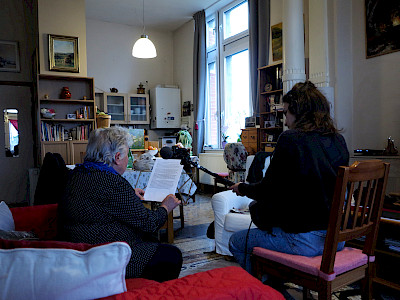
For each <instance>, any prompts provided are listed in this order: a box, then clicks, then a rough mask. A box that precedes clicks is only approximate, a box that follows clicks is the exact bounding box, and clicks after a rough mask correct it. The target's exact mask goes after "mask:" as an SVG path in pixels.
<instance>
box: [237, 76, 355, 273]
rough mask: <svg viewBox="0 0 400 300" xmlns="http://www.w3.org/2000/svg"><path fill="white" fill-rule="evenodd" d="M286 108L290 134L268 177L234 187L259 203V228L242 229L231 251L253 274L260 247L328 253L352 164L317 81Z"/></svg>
mask: <svg viewBox="0 0 400 300" xmlns="http://www.w3.org/2000/svg"><path fill="white" fill-rule="evenodd" d="M283 105H284V111H283V113H284V114H285V116H286V118H285V125H286V126H287V127H288V128H289V130H286V131H284V132H283V133H282V134H281V135H280V136H279V139H278V142H277V145H276V148H275V151H274V154H273V156H272V159H271V163H270V166H269V168H268V170H267V172H266V174H265V177H264V178H263V179H262V180H261V181H260V182H258V183H255V184H246V183H237V184H235V185H233V186H231V187H230V189H232V191H233V192H235V193H236V194H237V195H242V196H247V197H249V198H251V199H254V200H255V201H253V202H252V203H251V204H250V212H251V217H252V221H253V222H254V224H255V225H256V226H257V227H258V228H254V229H250V230H244V231H239V232H237V233H235V234H233V235H232V237H231V238H230V241H229V250H230V251H231V252H232V253H233V255H234V257H235V258H236V260H237V261H238V262H239V264H240V265H241V266H242V267H243V268H245V269H246V270H247V271H248V272H251V264H250V254H251V252H252V249H253V248H254V247H263V248H266V249H270V250H274V251H279V252H284V253H289V254H296V255H303V256H316V255H321V254H322V252H323V248H324V242H325V235H326V229H327V226H328V219H329V211H330V205H331V201H332V197H333V191H334V187H335V182H336V175H337V170H338V167H339V166H343V165H348V163H349V152H348V150H347V146H346V142H345V140H344V138H343V136H342V135H340V134H339V133H338V130H337V129H336V127H335V125H334V123H333V120H332V118H331V116H330V108H329V103H328V101H327V99H326V98H325V97H324V95H323V94H322V93H321V92H320V91H319V90H318V89H317V88H316V87H315V85H314V84H313V83H311V82H308V81H307V82H304V83H297V84H296V85H295V86H294V87H293V88H292V89H291V90H290V91H289V92H288V93H287V94H286V95H285V96H284V97H283ZM343 246H344V245H343V243H341V244H340V245H339V249H338V250H341V249H342V248H343Z"/></svg>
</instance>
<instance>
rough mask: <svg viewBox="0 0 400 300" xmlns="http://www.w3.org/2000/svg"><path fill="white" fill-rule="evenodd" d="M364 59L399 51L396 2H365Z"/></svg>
mask: <svg viewBox="0 0 400 300" xmlns="http://www.w3.org/2000/svg"><path fill="white" fill-rule="evenodd" d="M365 20H366V21H365V26H366V28H365V32H366V39H365V40H366V47H365V48H366V57H367V58H372V57H376V56H380V55H385V54H389V53H393V52H396V51H400V42H399V34H400V28H399V27H400V26H399V25H398V24H399V23H400V6H399V2H398V1H379V0H365Z"/></svg>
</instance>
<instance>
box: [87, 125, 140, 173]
mask: <svg viewBox="0 0 400 300" xmlns="http://www.w3.org/2000/svg"><path fill="white" fill-rule="evenodd" d="M132 143H133V140H132V136H131V134H130V133H129V131H128V130H127V129H126V128H123V127H120V126H113V127H109V128H98V129H96V130H94V131H92V133H91V134H90V137H89V142H88V145H87V148H86V156H85V160H87V161H92V162H104V163H106V164H107V165H108V166H111V164H112V163H113V162H114V159H115V154H117V152H120V153H121V158H123V157H125V155H128V153H127V151H126V148H129V147H130V146H131V145H132Z"/></svg>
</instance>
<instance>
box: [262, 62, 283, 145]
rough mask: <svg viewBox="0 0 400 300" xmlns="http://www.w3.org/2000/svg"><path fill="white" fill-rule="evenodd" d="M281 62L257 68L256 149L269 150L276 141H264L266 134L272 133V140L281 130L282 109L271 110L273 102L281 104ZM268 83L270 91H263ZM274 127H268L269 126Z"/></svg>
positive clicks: (276, 137)
mask: <svg viewBox="0 0 400 300" xmlns="http://www.w3.org/2000/svg"><path fill="white" fill-rule="evenodd" d="M282 71H283V64H282V62H277V63H273V64H270V65H267V66H263V67H260V68H258V78H259V91H260V92H259V96H260V101H259V102H260V103H259V105H260V109H259V111H260V127H261V128H260V140H259V142H258V147H257V151H271V149H270V148H269V147H268V146H275V144H276V142H262V141H265V140H266V139H267V138H266V137H267V135H273V137H274V138H273V140H274V141H276V140H277V139H278V136H279V134H280V133H281V132H282V131H283V126H280V125H282V124H283V119H284V116H283V110H282V109H281V110H273V108H275V106H274V104H282V97H283V83H282V73H283V72H282ZM267 85H269V88H270V89H271V90H270V91H265V87H266V86H267ZM271 125H272V126H274V127H269V126H271Z"/></svg>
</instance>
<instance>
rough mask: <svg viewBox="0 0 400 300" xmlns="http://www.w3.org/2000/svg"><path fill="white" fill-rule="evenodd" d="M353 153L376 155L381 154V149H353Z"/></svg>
mask: <svg viewBox="0 0 400 300" xmlns="http://www.w3.org/2000/svg"><path fill="white" fill-rule="evenodd" d="M354 154H358V155H366V156H378V155H383V150H375V149H355V150H354Z"/></svg>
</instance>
